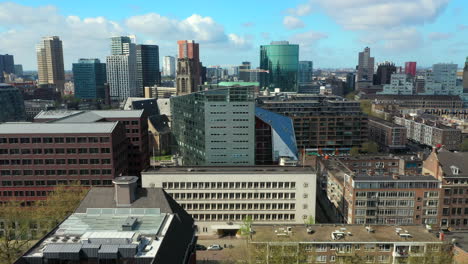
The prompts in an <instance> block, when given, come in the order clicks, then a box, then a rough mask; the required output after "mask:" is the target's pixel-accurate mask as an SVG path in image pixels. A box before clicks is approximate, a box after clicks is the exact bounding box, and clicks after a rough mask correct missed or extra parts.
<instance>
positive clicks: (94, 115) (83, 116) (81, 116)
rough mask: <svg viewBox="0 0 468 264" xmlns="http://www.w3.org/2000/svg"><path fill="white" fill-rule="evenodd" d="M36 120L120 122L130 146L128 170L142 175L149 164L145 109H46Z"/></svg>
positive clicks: (50, 121) (66, 124)
mask: <svg viewBox="0 0 468 264" xmlns="http://www.w3.org/2000/svg"><path fill="white" fill-rule="evenodd" d="M34 122H42V123H44V122H49V123H56V124H62V125H63V126H64V127H65V126H68V124H73V123H76V124H83V125H87V124H88V123H91V124H93V123H96V124H101V123H106V122H119V123H122V124H123V125H124V127H125V130H124V131H123V133H124V137H125V138H126V140H127V142H128V144H129V147H128V149H127V150H126V152H125V155H127V156H128V157H127V158H126V161H127V162H128V164H129V165H128V168H129V169H128V172H129V173H130V174H131V175H137V176H138V175H140V173H141V171H142V170H144V169H145V168H146V167H148V166H149V146H148V120H147V116H146V113H144V111H143V110H128V111H123V110H109V111H105V110H96V111H63V110H62V111H60V110H57V111H44V112H41V113H39V114H38V115H37V116H36V117H35V118H34Z"/></svg>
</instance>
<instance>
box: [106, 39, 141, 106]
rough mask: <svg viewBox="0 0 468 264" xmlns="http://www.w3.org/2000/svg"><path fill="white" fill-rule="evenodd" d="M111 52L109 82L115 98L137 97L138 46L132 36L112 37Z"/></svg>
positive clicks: (108, 59)
mask: <svg viewBox="0 0 468 264" xmlns="http://www.w3.org/2000/svg"><path fill="white" fill-rule="evenodd" d="M111 54H112V55H110V56H107V60H106V61H107V82H108V84H109V89H110V97H111V99H113V100H119V101H122V100H126V99H127V97H136V96H137V95H138V90H137V87H138V86H137V85H138V83H137V63H136V48H135V44H134V43H132V41H131V39H130V37H126V36H122V37H112V38H111Z"/></svg>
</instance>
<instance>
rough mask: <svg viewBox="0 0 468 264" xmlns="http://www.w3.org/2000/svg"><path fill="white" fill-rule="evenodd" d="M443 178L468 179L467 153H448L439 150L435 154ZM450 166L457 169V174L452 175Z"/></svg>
mask: <svg viewBox="0 0 468 264" xmlns="http://www.w3.org/2000/svg"><path fill="white" fill-rule="evenodd" d="M437 159H438V160H439V163H440V166H441V167H442V171H443V172H444V176H445V177H468V152H450V151H445V150H441V151H439V152H438V153H437ZM452 166H455V167H457V168H458V174H453V170H452V168H451V167H452Z"/></svg>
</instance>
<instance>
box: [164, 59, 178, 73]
mask: <svg viewBox="0 0 468 264" xmlns="http://www.w3.org/2000/svg"><path fill="white" fill-rule="evenodd" d="M175 75H176V61H175V58H174V57H172V56H164V62H163V76H168V77H175Z"/></svg>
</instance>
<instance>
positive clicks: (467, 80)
mask: <svg viewBox="0 0 468 264" xmlns="http://www.w3.org/2000/svg"><path fill="white" fill-rule="evenodd" d="M463 89H464V90H465V93H468V57H466V61H465V67H464V68H463Z"/></svg>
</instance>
